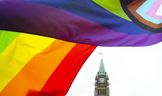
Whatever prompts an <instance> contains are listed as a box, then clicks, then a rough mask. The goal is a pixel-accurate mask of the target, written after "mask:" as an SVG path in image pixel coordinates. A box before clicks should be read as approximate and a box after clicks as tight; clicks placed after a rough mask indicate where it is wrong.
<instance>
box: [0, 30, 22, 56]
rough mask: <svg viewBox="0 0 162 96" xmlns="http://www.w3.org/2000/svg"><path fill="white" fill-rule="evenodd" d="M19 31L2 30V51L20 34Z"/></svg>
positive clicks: (0, 45) (0, 48)
mask: <svg viewBox="0 0 162 96" xmlns="http://www.w3.org/2000/svg"><path fill="white" fill-rule="evenodd" d="M19 34H20V33H18V32H11V31H5V30H0V53H2V52H3V51H4V50H5V49H6V48H7V46H8V45H9V44H10V43H11V42H12V41H13V40H14V39H15V38H16V37H17V36H18V35H19Z"/></svg>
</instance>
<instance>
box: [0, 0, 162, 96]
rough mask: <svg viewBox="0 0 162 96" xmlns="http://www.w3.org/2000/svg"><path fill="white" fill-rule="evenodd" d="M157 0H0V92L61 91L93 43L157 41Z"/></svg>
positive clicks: (36, 95)
mask: <svg viewBox="0 0 162 96" xmlns="http://www.w3.org/2000/svg"><path fill="white" fill-rule="evenodd" d="M157 1H158V0H150V1H147V0H0V96H65V95H66V94H67V92H68V90H69V88H70V86H71V84H72V82H73V80H74V79H75V77H76V75H77V73H78V72H79V70H80V69H81V67H82V66H83V64H84V62H85V61H86V60H87V58H88V57H89V56H90V55H91V54H92V52H93V51H94V50H95V48H96V47H97V46H148V45H152V44H156V43H158V42H160V41H161V40H162V33H161V32H162V28H161V27H162V26H161V23H162V22H161V21H162V18H161V17H162V14H161V13H160V12H161V11H160V10H162V7H160V5H157V4H158V3H157ZM158 2H159V1H158ZM160 4H161V2H160ZM147 5H149V7H147V8H146V6H147ZM154 6H158V8H157V7H154ZM152 10H153V12H152Z"/></svg>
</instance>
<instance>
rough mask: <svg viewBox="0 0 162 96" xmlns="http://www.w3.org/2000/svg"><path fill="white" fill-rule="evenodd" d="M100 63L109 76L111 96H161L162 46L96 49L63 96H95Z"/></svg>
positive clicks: (161, 44) (160, 44)
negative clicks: (101, 62) (102, 63)
mask: <svg viewBox="0 0 162 96" xmlns="http://www.w3.org/2000/svg"><path fill="white" fill-rule="evenodd" d="M99 52H100V53H102V56H101V55H100V54H99ZM101 59H103V61H104V66H105V70H106V71H107V73H108V76H109V83H110V86H109V88H110V96H162V91H161V90H162V43H159V44H156V45H153V46H148V47H97V49H96V50H95V51H94V52H93V53H92V54H91V56H90V57H89V58H88V59H87V61H86V62H85V64H84V65H83V67H82V68H81V70H80V71H79V73H78V75H77V77H76V78H75V80H74V82H73V84H72V86H71V88H70V90H69V92H68V94H67V95H66V96H94V88H95V86H94V84H95V76H96V74H97V72H98V70H99V65H100V61H101Z"/></svg>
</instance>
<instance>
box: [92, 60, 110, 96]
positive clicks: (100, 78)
mask: <svg viewBox="0 0 162 96" xmlns="http://www.w3.org/2000/svg"><path fill="white" fill-rule="evenodd" d="M108 80H109V78H108V75H107V73H106V72H105V68H104V63H103V60H101V63H100V68H99V71H98V72H97V75H96V79H95V92H94V96H110V95H109V83H108Z"/></svg>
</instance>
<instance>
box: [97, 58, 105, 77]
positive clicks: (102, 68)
mask: <svg viewBox="0 0 162 96" xmlns="http://www.w3.org/2000/svg"><path fill="white" fill-rule="evenodd" d="M105 74H106V72H105V67H104V63H103V59H101V62H100V68H99V71H98V75H105Z"/></svg>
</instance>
